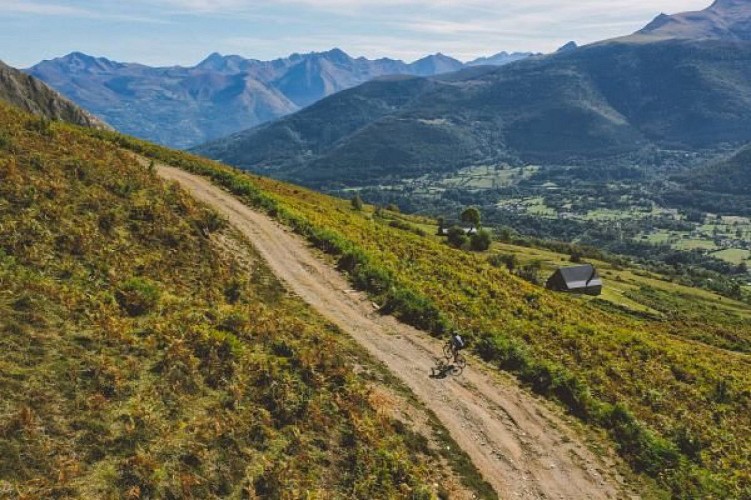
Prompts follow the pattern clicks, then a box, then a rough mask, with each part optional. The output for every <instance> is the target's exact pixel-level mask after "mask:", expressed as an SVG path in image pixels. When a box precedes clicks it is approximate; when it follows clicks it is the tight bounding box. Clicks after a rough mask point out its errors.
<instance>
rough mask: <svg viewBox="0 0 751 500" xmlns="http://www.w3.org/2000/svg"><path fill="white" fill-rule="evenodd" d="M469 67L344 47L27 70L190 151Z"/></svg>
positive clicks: (113, 117) (84, 59)
mask: <svg viewBox="0 0 751 500" xmlns="http://www.w3.org/2000/svg"><path fill="white" fill-rule="evenodd" d="M530 55H531V54H524V53H514V54H508V53H504V52H501V53H499V54H496V55H495V56H491V57H490V58H486V59H483V60H477V61H470V62H469V63H467V65H478V64H491V65H493V64H495V65H500V64H508V63H510V62H514V61H516V60H520V59H524V58H526V57H529V56H530ZM467 65H465V63H462V62H461V61H458V60H456V59H453V58H451V57H448V56H446V55H444V54H440V53H438V54H433V55H429V56H426V57H423V58H421V59H418V60H416V61H414V62H412V63H406V62H404V61H400V60H396V59H389V58H381V59H375V60H370V59H367V58H364V57H358V58H353V57H351V56H349V55H348V54H347V53H346V52H344V51H342V50H341V49H337V48H335V49H332V50H329V51H325V52H310V53H307V54H297V53H295V54H292V55H290V56H288V57H286V58H279V59H275V60H271V61H261V60H257V59H248V58H244V57H242V56H239V55H221V54H219V53H217V52H214V53H211V54H210V55H208V56H207V57H206V58H204V59H203V60H202V61H200V62H198V63H197V64H196V65H194V66H190V67H183V66H166V67H150V66H146V65H143V64H138V63H123V62H117V61H111V60H109V59H107V58H104V57H94V56H90V55H87V54H83V53H81V52H73V53H71V54H68V55H67V56H64V57H59V58H55V59H52V60H46V61H42V62H40V63H39V64H36V65H35V66H32V67H31V68H28V70H27V72H28V73H29V74H31V75H32V76H35V77H37V78H39V79H41V80H43V81H45V82H46V83H47V84H48V85H50V86H51V87H53V88H55V89H56V90H57V91H59V92H60V93H62V94H63V95H66V96H68V97H69V98H70V99H71V100H73V101H74V102H76V103H78V104H79V105H81V106H82V107H84V108H86V109H89V110H91V111H92V112H94V113H96V114H99V115H101V116H103V117H104V118H105V119H106V120H107V121H108V122H109V123H111V124H112V125H113V126H115V127H116V128H117V129H118V130H121V131H122V132H125V133H130V134H133V135H135V136H138V137H142V138H146V139H150V140H154V141H156V142H159V143H162V144H168V145H171V146H174V147H182V148H185V147H189V146H193V145H196V144H199V143H203V142H206V141H208V140H212V139H217V138H220V137H224V136H227V135H229V134H231V133H234V132H237V131H240V130H243V129H247V128H249V127H252V126H256V125H259V124H263V123H266V122H269V121H272V120H274V119H276V118H279V117H282V116H286V115H288V114H291V113H293V112H295V111H298V110H300V109H302V108H305V107H307V106H309V105H311V104H313V103H315V102H317V101H319V100H320V99H322V98H325V97H327V96H329V95H332V94H334V93H336V92H340V91H342V90H346V89H349V88H352V87H355V86H357V85H360V84H362V83H364V82H366V81H368V80H371V79H373V78H378V77H381V76H386V75H400V74H401V75H418V76H433V75H435V74H438V73H446V72H452V71H456V70H458V69H461V68H464V67H466V66H467Z"/></svg>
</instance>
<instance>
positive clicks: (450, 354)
mask: <svg viewBox="0 0 751 500" xmlns="http://www.w3.org/2000/svg"><path fill="white" fill-rule="evenodd" d="M443 356H444V357H445V358H446V359H451V358H452V357H453V356H454V352H453V350H452V349H451V344H445V345H444V346H443Z"/></svg>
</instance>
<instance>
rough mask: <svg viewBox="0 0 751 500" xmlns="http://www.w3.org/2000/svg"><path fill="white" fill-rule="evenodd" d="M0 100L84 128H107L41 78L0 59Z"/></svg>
mask: <svg viewBox="0 0 751 500" xmlns="http://www.w3.org/2000/svg"><path fill="white" fill-rule="evenodd" d="M0 101H4V102H6V103H8V104H12V105H14V106H17V107H19V108H21V109H23V110H25V111H28V112H30V113H34V114H37V115H40V116H44V117H46V118H48V119H50V120H62V121H66V122H69V123H73V124H76V125H82V126H84V127H102V128H104V127H107V125H106V124H104V123H103V122H102V121H101V120H99V119H97V118H95V117H94V116H92V115H90V114H89V113H87V112H86V111H84V110H82V109H81V108H79V107H78V106H76V105H75V104H73V103H72V102H70V101H68V100H67V99H65V98H64V97H62V96H61V95H60V94H58V93H57V92H55V91H54V90H52V89H51V88H49V87H48V86H47V85H45V84H44V83H43V82H41V81H40V80H37V79H36V78H33V77H31V76H28V75H26V74H24V73H22V72H21V71H19V70H17V69H15V68H11V67H10V66H8V65H6V64H4V63H3V62H2V61H0Z"/></svg>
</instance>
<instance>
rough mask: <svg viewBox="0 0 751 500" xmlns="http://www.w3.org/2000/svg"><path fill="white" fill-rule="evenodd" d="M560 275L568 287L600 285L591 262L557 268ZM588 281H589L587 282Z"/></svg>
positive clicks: (600, 281)
mask: <svg viewBox="0 0 751 500" xmlns="http://www.w3.org/2000/svg"><path fill="white" fill-rule="evenodd" d="M559 271H560V273H561V276H563V279H564V280H565V281H566V284H567V285H568V287H569V288H586V287H588V286H600V285H602V280H601V279H600V275H599V274H597V270H596V269H595V268H594V267H593V266H592V264H584V265H581V266H575V267H565V268H562V269H559ZM587 281H589V283H587Z"/></svg>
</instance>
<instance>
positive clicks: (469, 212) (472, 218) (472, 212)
mask: <svg viewBox="0 0 751 500" xmlns="http://www.w3.org/2000/svg"><path fill="white" fill-rule="evenodd" d="M460 218H461V221H462V222H464V223H466V224H470V225H471V226H472V228H473V229H474V228H476V227H478V226H479V225H480V211H479V210H478V209H476V208H475V207H469V208H468V209H466V210H465V211H464V212H462V215H461V217H460Z"/></svg>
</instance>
